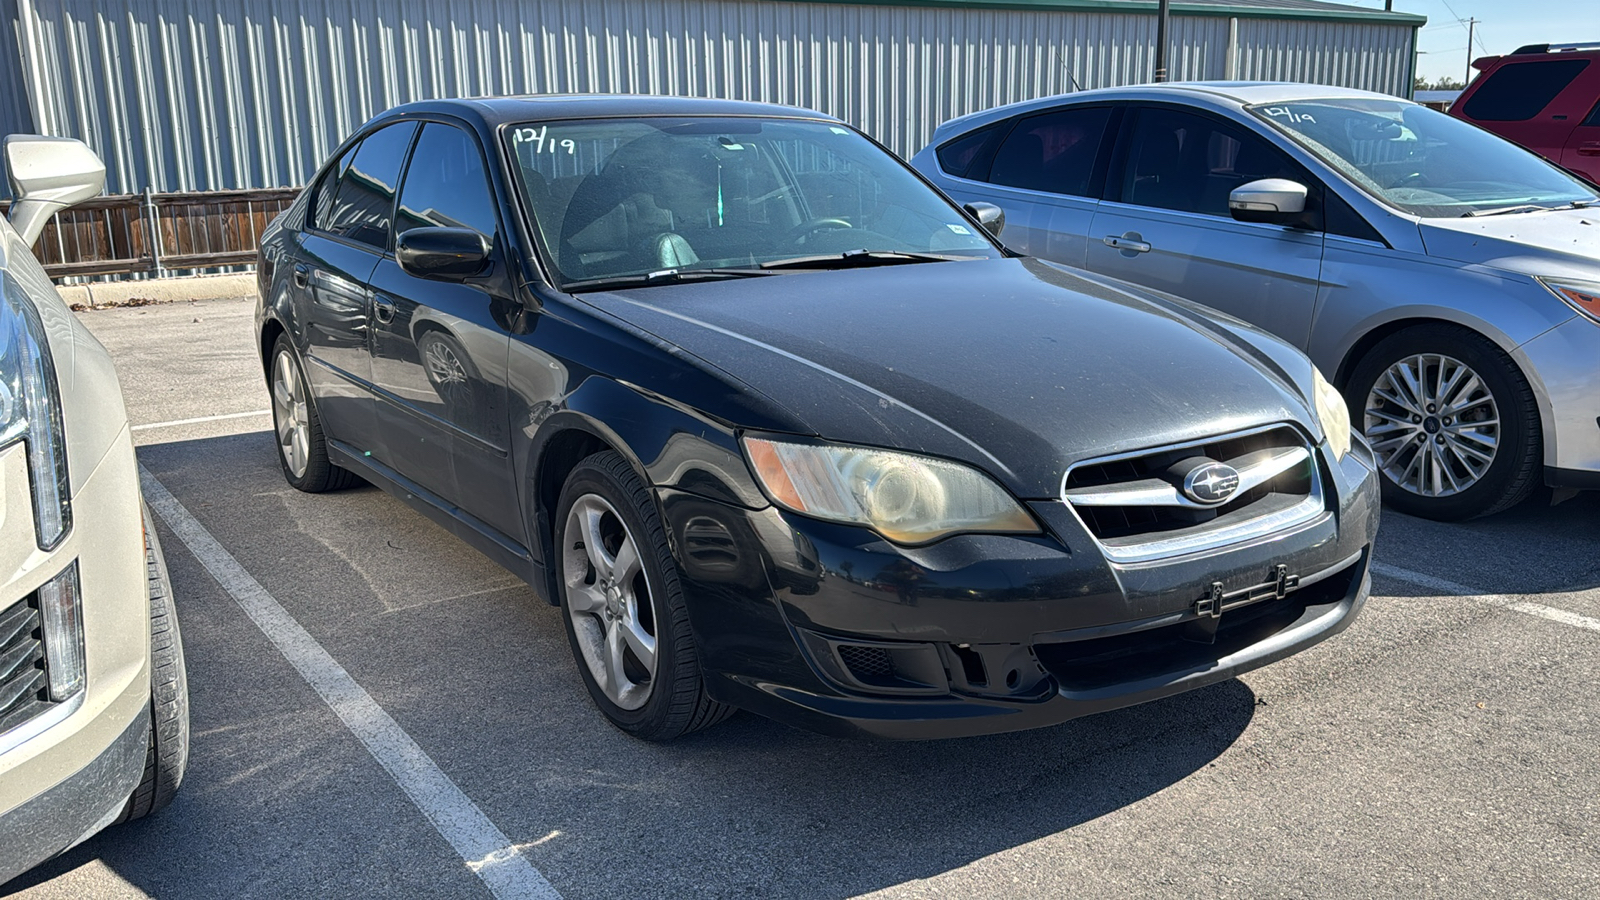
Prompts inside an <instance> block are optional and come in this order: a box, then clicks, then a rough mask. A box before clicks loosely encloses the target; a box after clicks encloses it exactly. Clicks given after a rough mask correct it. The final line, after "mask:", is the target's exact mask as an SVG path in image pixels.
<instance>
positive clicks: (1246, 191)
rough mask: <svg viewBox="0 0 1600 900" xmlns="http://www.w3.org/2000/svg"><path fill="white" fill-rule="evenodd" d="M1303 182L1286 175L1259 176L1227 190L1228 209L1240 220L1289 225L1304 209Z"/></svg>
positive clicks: (1304, 188)
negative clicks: (1283, 176)
mask: <svg viewBox="0 0 1600 900" xmlns="http://www.w3.org/2000/svg"><path fill="white" fill-rule="evenodd" d="M1306 193H1307V191H1306V186H1305V185H1303V184H1301V183H1300V182H1298V181H1290V180H1289V179H1287V178H1262V179H1260V180H1259V181H1251V182H1248V183H1246V184H1241V185H1239V186H1238V187H1236V188H1234V189H1233V192H1232V193H1230V194H1228V212H1229V213H1230V214H1231V215H1232V216H1233V217H1234V218H1235V219H1238V220H1239V221H1241V222H1265V223H1267V224H1269V225H1292V224H1294V223H1295V222H1296V221H1298V220H1299V218H1300V214H1301V213H1303V212H1305V211H1306Z"/></svg>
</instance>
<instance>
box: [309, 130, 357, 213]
mask: <svg viewBox="0 0 1600 900" xmlns="http://www.w3.org/2000/svg"><path fill="white" fill-rule="evenodd" d="M357 146H360V145H359V144H356V145H352V146H351V147H350V149H348V150H346V151H344V155H342V156H340V157H339V161H338V162H336V163H334V164H333V165H332V166H329V167H328V171H327V172H325V173H323V176H322V180H321V181H319V182H317V189H316V191H315V192H314V193H313V194H312V195H311V224H312V226H313V227H315V228H319V229H321V230H323V231H327V230H328V225H329V224H330V223H331V222H332V221H333V201H334V197H335V196H336V195H337V194H338V193H339V176H341V175H343V174H344V170H345V169H346V168H347V167H348V166H349V165H350V159H351V157H353V156H355V155H356V147H357Z"/></svg>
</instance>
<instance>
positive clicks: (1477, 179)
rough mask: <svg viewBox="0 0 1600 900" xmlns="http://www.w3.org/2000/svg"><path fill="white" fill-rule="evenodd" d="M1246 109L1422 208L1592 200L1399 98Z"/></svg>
mask: <svg viewBox="0 0 1600 900" xmlns="http://www.w3.org/2000/svg"><path fill="white" fill-rule="evenodd" d="M1250 111H1251V112H1252V113H1255V114H1256V115H1257V116H1258V117H1260V118H1261V119H1263V120H1265V121H1267V122H1270V123H1271V124H1272V125H1273V126H1275V127H1277V128H1278V129H1279V130H1280V131H1283V132H1285V133H1286V134H1288V135H1289V136H1290V137H1291V138H1294V139H1295V140H1297V141H1299V142H1300V143H1301V144H1303V145H1304V146H1305V147H1306V148H1307V149H1308V150H1310V151H1311V152H1312V153H1315V154H1316V155H1317V156H1319V157H1321V158H1322V159H1323V161H1324V162H1326V163H1328V164H1329V165H1331V166H1333V167H1334V168H1335V169H1338V170H1339V171H1340V172H1343V173H1344V174H1345V175H1346V176H1347V177H1348V178H1350V179H1351V180H1352V181H1354V182H1355V183H1356V184H1358V185H1360V186H1361V187H1363V188H1365V189H1366V190H1367V192H1368V193H1371V194H1373V195H1374V196H1375V197H1377V198H1378V199H1379V200H1382V201H1384V202H1385V203H1388V204H1389V205H1391V206H1395V207H1398V208H1400V209H1402V210H1405V211H1406V212H1409V213H1412V214H1414V215H1419V216H1428V217H1434V216H1461V215H1469V214H1475V213H1480V212H1487V211H1492V210H1499V209H1505V208H1507V207H1522V206H1526V205H1532V206H1539V207H1557V206H1566V205H1569V204H1571V203H1575V202H1576V203H1587V202H1592V201H1594V200H1595V199H1596V198H1595V194H1594V191H1593V190H1591V189H1590V188H1588V187H1586V186H1585V185H1584V184H1583V183H1582V182H1580V181H1578V180H1577V179H1576V178H1573V177H1572V176H1570V175H1568V174H1566V173H1565V172H1562V171H1561V170H1560V169H1557V168H1556V167H1555V166H1552V165H1550V164H1549V163H1547V162H1545V161H1544V160H1542V159H1540V158H1539V157H1537V156H1535V155H1533V154H1532V153H1530V152H1528V151H1527V150H1524V149H1522V148H1521V147H1518V146H1517V145H1515V144H1513V143H1510V142H1509V141H1506V140H1503V139H1501V138H1499V137H1496V136H1495V135H1493V134H1490V133H1489V132H1487V131H1483V130H1482V129H1480V128H1478V127H1477V126H1475V125H1470V124H1468V123H1466V122H1463V121H1461V120H1460V119H1454V118H1451V117H1450V116H1447V115H1445V114H1444V113H1441V112H1435V111H1434V110H1431V109H1428V108H1427V107H1425V106H1417V105H1416V104H1413V103H1405V102H1403V101H1400V100H1383V99H1378V98H1373V99H1365V98H1361V99H1355V98H1351V99H1337V100H1303V101H1295V102H1292V103H1275V104H1263V105H1259V106H1252V107H1250Z"/></svg>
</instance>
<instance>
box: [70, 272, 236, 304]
mask: <svg viewBox="0 0 1600 900" xmlns="http://www.w3.org/2000/svg"><path fill="white" fill-rule="evenodd" d="M57 290H58V291H60V292H61V299H62V300H65V301H66V302H67V305H69V306H74V305H83V306H91V307H93V306H126V305H128V304H129V303H130V302H134V301H144V302H147V303H148V302H154V303H176V302H178V301H181V300H220V299H225V298H233V297H254V296H255V295H256V276H255V275H254V273H250V272H243V273H240V274H237V275H194V276H191V277H188V278H151V279H148V280H146V281H109V282H105V283H102V284H71V285H65V286H63V287H60V288H57ZM135 305H142V304H138V303H135Z"/></svg>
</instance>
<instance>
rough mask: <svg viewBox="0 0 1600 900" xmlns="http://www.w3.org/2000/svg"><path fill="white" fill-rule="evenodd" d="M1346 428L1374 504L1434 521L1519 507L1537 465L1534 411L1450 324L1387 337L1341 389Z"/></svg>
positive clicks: (1499, 360)
mask: <svg viewBox="0 0 1600 900" xmlns="http://www.w3.org/2000/svg"><path fill="white" fill-rule="evenodd" d="M1345 400H1346V402H1348V403H1349V405H1350V412H1351V419H1352V420H1353V424H1354V426H1355V427H1357V428H1360V429H1361V430H1362V433H1363V434H1365V435H1366V437H1367V440H1368V441H1369V442H1370V443H1371V444H1372V445H1373V452H1374V454H1375V455H1376V457H1377V460H1378V470H1379V476H1380V477H1379V481H1380V483H1381V484H1382V488H1383V500H1384V502H1385V503H1386V504H1388V505H1389V506H1390V507H1392V508H1394V509H1396V510H1399V511H1400V512H1404V513H1409V514H1411V515H1414V516H1421V517H1423V518H1428V519H1439V520H1441V521H1459V520H1463V519H1471V518H1476V517H1478V516H1487V515H1491V514H1493V513H1497V512H1500V511H1501V510H1504V509H1508V508H1510V507H1512V506H1515V505H1516V504H1518V503H1521V502H1522V501H1523V500H1525V499H1527V497H1528V495H1529V494H1531V493H1532V492H1533V490H1534V488H1535V487H1537V486H1538V482H1539V474H1540V470H1541V467H1542V464H1543V441H1542V437H1541V434H1540V422H1539V404H1538V401H1537V400H1536V399H1535V397H1534V395H1533V388H1532V387H1530V386H1529V385H1528V379H1527V378H1525V377H1523V374H1522V372H1521V370H1519V369H1518V368H1517V365H1516V363H1514V362H1513V361H1512V360H1511V357H1509V356H1507V355H1506V354H1505V353H1504V352H1503V351H1502V350H1501V349H1500V348H1499V347H1497V346H1495V345H1494V344H1493V343H1492V342H1491V341H1489V340H1488V339H1487V338H1485V337H1483V336H1482V335H1480V334H1478V333H1477V332H1475V331H1472V330H1471V329H1468V328H1463V327H1461V326H1459V325H1448V324H1443V323H1440V324H1434V325H1419V326H1417V327H1414V328H1407V329H1406V330H1404V331H1400V332H1397V333H1395V334H1392V335H1389V336H1388V337H1386V338H1384V339H1383V340H1381V341H1379V342H1378V343H1377V345H1376V346H1374V347H1373V348H1372V350H1371V351H1370V352H1368V353H1367V355H1366V356H1365V357H1363V358H1362V360H1361V361H1360V362H1359V363H1357V364H1356V367H1355V369H1354V370H1353V371H1352V372H1351V373H1350V380H1349V383H1348V384H1346V385H1345Z"/></svg>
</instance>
